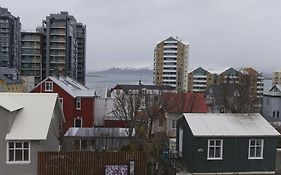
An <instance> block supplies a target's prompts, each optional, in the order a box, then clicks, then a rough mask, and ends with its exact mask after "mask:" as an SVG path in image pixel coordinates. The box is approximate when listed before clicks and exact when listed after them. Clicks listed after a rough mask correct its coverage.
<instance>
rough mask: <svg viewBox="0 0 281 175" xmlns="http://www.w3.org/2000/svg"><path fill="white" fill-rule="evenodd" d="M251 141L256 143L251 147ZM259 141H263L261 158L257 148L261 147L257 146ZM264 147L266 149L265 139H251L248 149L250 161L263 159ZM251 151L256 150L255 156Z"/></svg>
mask: <svg viewBox="0 0 281 175" xmlns="http://www.w3.org/2000/svg"><path fill="white" fill-rule="evenodd" d="M251 141H254V142H255V143H254V144H252V145H251ZM258 141H261V145H260V147H261V154H260V155H261V156H260V157H258V156H257V147H259V145H257V142H258ZM263 147H264V140H263V139H250V140H249V149H248V159H263ZM251 149H255V152H254V154H255V155H254V156H251V155H250V153H251Z"/></svg>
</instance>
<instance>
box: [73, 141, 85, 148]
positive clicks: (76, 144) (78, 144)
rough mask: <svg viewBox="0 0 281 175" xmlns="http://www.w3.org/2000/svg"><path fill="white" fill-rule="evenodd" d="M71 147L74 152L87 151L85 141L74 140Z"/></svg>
mask: <svg viewBox="0 0 281 175" xmlns="http://www.w3.org/2000/svg"><path fill="white" fill-rule="evenodd" d="M73 146H74V149H75V150H86V149H87V140H74V141H73Z"/></svg>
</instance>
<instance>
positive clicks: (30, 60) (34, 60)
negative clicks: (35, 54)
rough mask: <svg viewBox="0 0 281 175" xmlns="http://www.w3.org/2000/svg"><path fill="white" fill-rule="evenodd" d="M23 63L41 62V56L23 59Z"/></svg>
mask: <svg viewBox="0 0 281 175" xmlns="http://www.w3.org/2000/svg"><path fill="white" fill-rule="evenodd" d="M21 62H22V63H40V58H39V59H32V58H31V59H22V60H21Z"/></svg>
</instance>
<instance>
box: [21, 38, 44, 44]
mask: <svg viewBox="0 0 281 175" xmlns="http://www.w3.org/2000/svg"><path fill="white" fill-rule="evenodd" d="M21 42H33V43H34V42H38V43H40V38H34V37H22V38H21Z"/></svg>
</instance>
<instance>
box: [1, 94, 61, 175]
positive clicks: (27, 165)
mask: <svg viewBox="0 0 281 175" xmlns="http://www.w3.org/2000/svg"><path fill="white" fill-rule="evenodd" d="M63 121H64V118H63V113H62V110H61V108H60V104H59V99H58V95H57V94H30V93H0V172H1V174H3V175H12V174H29V175H37V173H38V172H37V165H38V156H37V155H38V152H39V151H58V150H59V144H60V143H59V138H58V136H59V133H60V130H59V123H60V122H63Z"/></svg>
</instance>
